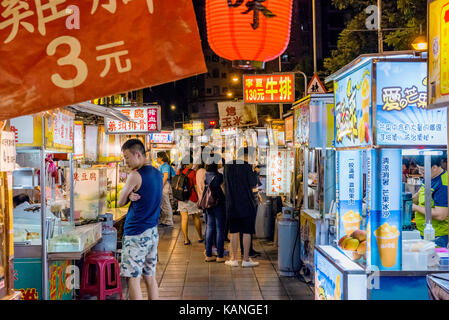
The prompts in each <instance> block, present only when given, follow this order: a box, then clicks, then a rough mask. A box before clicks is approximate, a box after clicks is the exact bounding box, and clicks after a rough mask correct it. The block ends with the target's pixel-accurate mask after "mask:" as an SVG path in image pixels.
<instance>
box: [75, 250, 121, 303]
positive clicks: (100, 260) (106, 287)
mask: <svg viewBox="0 0 449 320" xmlns="http://www.w3.org/2000/svg"><path fill="white" fill-rule="evenodd" d="M92 268H94V270H92ZM115 293H118V294H120V300H121V299H122V283H121V281H120V265H119V263H118V262H117V260H116V259H115V258H114V255H113V253H112V252H106V251H94V252H91V253H89V254H88V255H87V256H86V258H85V260H84V265H83V274H82V277H81V290H80V295H81V298H83V297H84V296H85V295H87V294H89V295H93V296H96V297H97V298H98V299H99V300H105V299H106V297H107V296H110V295H113V294H115Z"/></svg>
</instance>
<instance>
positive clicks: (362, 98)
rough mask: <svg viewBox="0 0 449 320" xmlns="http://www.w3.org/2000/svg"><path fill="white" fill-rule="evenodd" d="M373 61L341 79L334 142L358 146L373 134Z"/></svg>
mask: <svg viewBox="0 0 449 320" xmlns="http://www.w3.org/2000/svg"><path fill="white" fill-rule="evenodd" d="M371 76H372V65H371V63H369V64H367V65H365V66H363V67H362V68H359V69H357V70H356V71H354V72H352V73H350V74H349V75H347V76H345V77H344V78H342V79H339V80H338V81H334V92H335V146H336V147H337V148H339V147H358V146H367V145H370V144H371V143H372V138H371Z"/></svg>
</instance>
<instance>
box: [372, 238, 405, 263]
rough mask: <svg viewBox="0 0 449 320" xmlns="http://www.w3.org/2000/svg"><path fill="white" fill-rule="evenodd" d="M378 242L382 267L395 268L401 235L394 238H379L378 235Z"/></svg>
mask: <svg viewBox="0 0 449 320" xmlns="http://www.w3.org/2000/svg"><path fill="white" fill-rule="evenodd" d="M376 240H377V248H378V249H379V255H380V261H381V263H382V266H384V267H386V268H390V267H393V266H394V265H395V264H396V254H397V252H398V240H399V235H395V236H393V237H391V236H390V237H378V236H377V235H376Z"/></svg>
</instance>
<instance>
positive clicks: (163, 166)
mask: <svg viewBox="0 0 449 320" xmlns="http://www.w3.org/2000/svg"><path fill="white" fill-rule="evenodd" d="M168 162H169V159H168V156H167V153H166V152H164V151H160V152H158V153H157V163H159V164H160V167H159V171H160V172H162V174H163V175H164V180H163V186H164V188H163V191H162V204H161V215H160V218H159V225H160V226H161V227H173V209H172V207H171V203H170V194H171V192H172V190H171V180H172V177H174V176H175V172H174V170H173V168H172V167H171V166H170V165H169V164H168Z"/></svg>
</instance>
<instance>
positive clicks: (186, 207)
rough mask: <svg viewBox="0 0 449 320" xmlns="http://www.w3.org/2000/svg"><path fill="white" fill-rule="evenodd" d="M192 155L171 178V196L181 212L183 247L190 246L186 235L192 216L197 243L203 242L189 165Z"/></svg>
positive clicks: (191, 166)
mask: <svg viewBox="0 0 449 320" xmlns="http://www.w3.org/2000/svg"><path fill="white" fill-rule="evenodd" d="M192 158H193V156H192V155H190V156H189V158H188V159H187V157H185V158H184V159H183V161H182V166H181V170H180V171H178V173H177V174H176V176H175V177H174V178H173V181H172V187H173V196H174V197H175V198H176V199H178V210H179V212H181V229H182V233H183V234H184V245H189V244H191V241H190V239H189V234H188V222H189V216H193V221H194V222H195V228H196V231H197V232H198V239H199V240H198V242H199V243H202V242H204V239H203V234H202V231H201V220H200V216H201V213H202V212H203V211H202V210H201V209H199V208H198V206H197V202H198V193H197V190H196V188H197V185H196V172H195V170H193V169H192V168H193V163H191V159H192Z"/></svg>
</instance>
